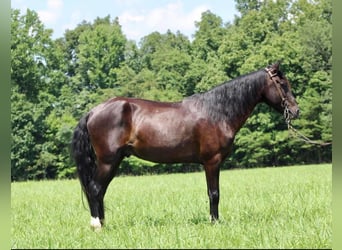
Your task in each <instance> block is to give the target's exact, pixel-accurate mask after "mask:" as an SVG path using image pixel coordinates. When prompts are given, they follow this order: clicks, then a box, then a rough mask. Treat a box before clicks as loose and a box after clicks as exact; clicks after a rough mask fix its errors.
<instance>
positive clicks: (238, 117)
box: [222, 81, 263, 132]
mask: <svg viewBox="0 0 342 250" xmlns="http://www.w3.org/2000/svg"><path fill="white" fill-rule="evenodd" d="M246 84H247V85H248V86H245V88H244V89H243V90H240V91H235V93H230V92H229V91H225V92H224V93H225V96H224V98H226V100H228V101H227V104H228V105H227V107H226V109H225V110H223V114H224V116H223V119H222V121H223V122H225V123H226V124H227V125H228V126H229V127H230V128H232V129H233V130H234V131H236V132H237V131H239V130H240V128H241V127H242V126H243V125H244V124H245V122H246V120H247V119H248V117H249V116H250V115H251V114H252V112H253V110H254V109H255V107H256V106H257V104H258V103H259V102H261V100H262V87H263V84H259V83H257V82H253V81H251V82H249V83H246ZM251 88H254V89H253V90H252V89H251ZM234 94H236V95H238V96H237V97H236V96H233V95H234Z"/></svg>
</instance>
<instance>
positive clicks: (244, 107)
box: [187, 70, 266, 122]
mask: <svg viewBox="0 0 342 250" xmlns="http://www.w3.org/2000/svg"><path fill="white" fill-rule="evenodd" d="M265 83H266V72H265V71H264V70H258V71H255V72H252V73H249V74H246V75H243V76H240V77H238V78H235V79H233V80H230V81H228V82H224V83H222V84H221V85H218V86H216V87H214V88H213V89H211V90H209V91H207V92H204V93H200V94H195V95H192V96H190V97H188V98H187V99H188V100H192V101H194V102H195V105H196V106H197V107H199V108H201V109H202V110H203V111H205V113H206V114H207V115H208V116H209V117H210V118H211V119H212V120H213V121H215V122H217V121H221V120H227V119H229V120H230V119H234V117H236V116H244V115H246V112H248V111H251V109H253V108H254V106H255V105H256V103H258V102H259V101H260V97H261V95H260V94H261V91H262V89H263V87H264V85H265Z"/></svg>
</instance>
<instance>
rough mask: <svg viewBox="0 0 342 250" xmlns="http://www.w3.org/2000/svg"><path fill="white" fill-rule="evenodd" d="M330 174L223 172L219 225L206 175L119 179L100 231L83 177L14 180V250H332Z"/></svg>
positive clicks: (322, 168) (307, 170)
mask: <svg viewBox="0 0 342 250" xmlns="http://www.w3.org/2000/svg"><path fill="white" fill-rule="evenodd" d="M331 170H332V166H331V164H329V165H310V166H296V167H284V168H260V169H251V170H232V171H221V176H220V187H221V191H220V194H221V200H220V205H219V210H220V222H218V223H216V224H211V223H210V221H209V202H208V198H207V194H206V184H205V175H204V173H203V172H201V173H191V174H170V175H159V176H157V175H156V176H140V177H118V178H115V179H114V180H113V181H112V183H111V184H110V186H109V188H108V191H107V194H106V197H105V206H106V225H105V227H104V228H103V229H102V231H101V232H93V231H92V230H91V229H90V226H89V222H90V215H89V212H88V209H85V208H84V207H83V205H82V200H81V189H80V184H79V182H78V180H69V181H41V182H23V183H12V185H11V193H12V202H11V206H12V229H11V233H12V237H11V247H12V248H331V247H332V211H331V203H332V190H331V180H332V176H331ZM84 203H85V205H86V206H87V204H86V200H85V198H84Z"/></svg>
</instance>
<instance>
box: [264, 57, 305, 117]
mask: <svg viewBox="0 0 342 250" xmlns="http://www.w3.org/2000/svg"><path fill="white" fill-rule="evenodd" d="M279 64H280V63H279V62H278V63H275V64H273V65H271V66H268V67H267V68H266V69H265V70H266V72H267V76H266V79H267V86H266V88H265V90H264V93H263V97H264V101H265V102H266V103H267V104H269V105H270V106H271V107H273V108H275V109H276V110H277V111H279V112H283V113H284V116H285V119H286V121H287V122H289V121H290V120H291V119H294V118H297V117H298V116H299V107H298V104H297V102H296V99H295V97H294V96H293V94H292V91H291V84H290V83H289V81H288V80H287V78H286V77H285V75H284V74H283V73H282V72H281V71H280V70H279Z"/></svg>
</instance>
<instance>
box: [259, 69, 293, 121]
mask: <svg viewBox="0 0 342 250" xmlns="http://www.w3.org/2000/svg"><path fill="white" fill-rule="evenodd" d="M265 71H266V72H267V73H268V75H269V76H270V78H271V81H272V82H273V83H274V85H275V87H276V89H277V91H278V94H279V96H280V98H281V106H282V107H283V108H284V118H285V121H286V123H287V124H290V122H291V113H290V109H289V107H288V101H287V97H286V95H285V94H284V93H283V91H282V90H281V87H280V84H281V83H280V82H279V80H278V79H277V78H275V76H278V74H277V72H275V73H272V71H271V69H269V68H265Z"/></svg>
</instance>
